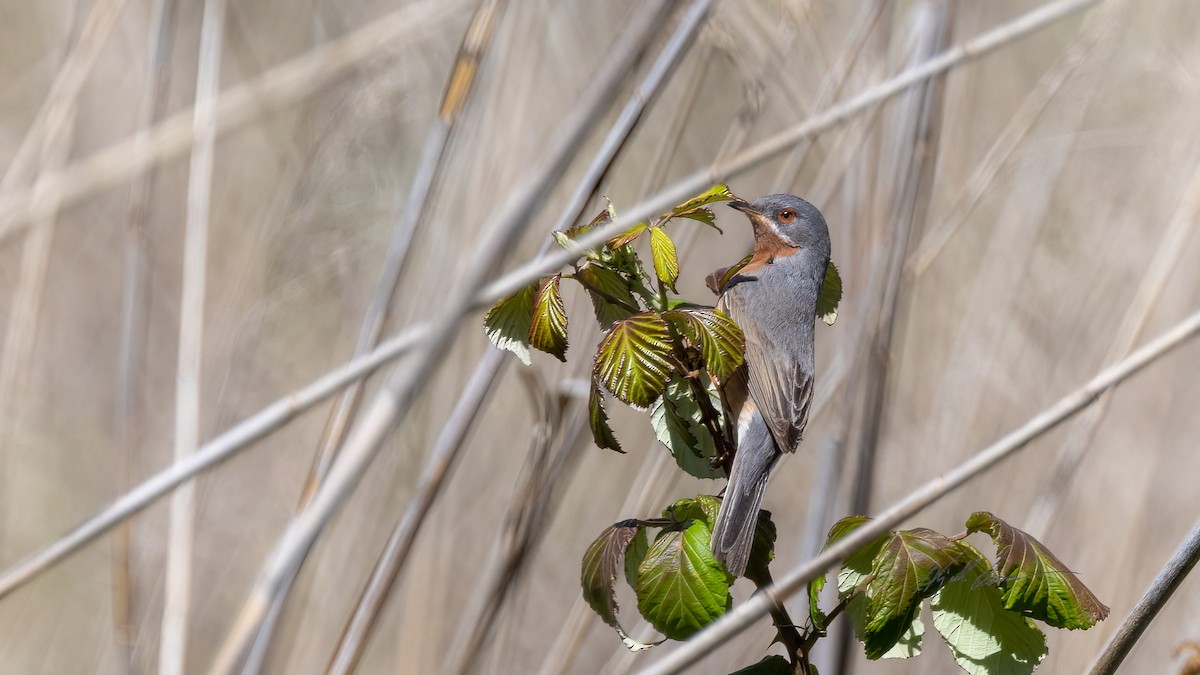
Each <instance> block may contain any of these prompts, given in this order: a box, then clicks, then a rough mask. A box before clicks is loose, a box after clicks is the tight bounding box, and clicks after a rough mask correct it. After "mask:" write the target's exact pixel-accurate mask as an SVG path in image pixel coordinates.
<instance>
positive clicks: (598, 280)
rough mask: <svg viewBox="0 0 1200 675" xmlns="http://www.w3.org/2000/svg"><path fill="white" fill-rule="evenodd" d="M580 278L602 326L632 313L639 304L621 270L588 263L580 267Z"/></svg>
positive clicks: (609, 324)
mask: <svg viewBox="0 0 1200 675" xmlns="http://www.w3.org/2000/svg"><path fill="white" fill-rule="evenodd" d="M578 280H579V282H580V283H581V284H582V285H583V287H584V289H586V290H587V293H588V297H589V298H590V299H591V301H592V308H593V309H594V310H595V312H596V321H598V322H599V323H600V327H601V328H608V327H609V326H611V325H612V324H613V323H614V322H616V321H620V320H621V319H624V318H626V317H628V316H629V315H630V314H632V313H633V312H634V311H636V310H635V309H631V308H636V307H637V306H638V304H637V300H636V299H634V297H633V290H632V288H631V287H630V285H629V282H628V281H627V280H626V279H625V277H623V276H621V273H620V272H617V271H616V270H614V269H612V268H610V267H606V266H604V265H600V264H598V263H588V264H587V265H584V266H583V267H582V268H580V269H579V274H578Z"/></svg>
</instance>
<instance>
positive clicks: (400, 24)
mask: <svg viewBox="0 0 1200 675" xmlns="http://www.w3.org/2000/svg"><path fill="white" fill-rule="evenodd" d="M114 1H117V2H120V1H123V0H114ZM466 1H467V0H423V1H422V2H415V3H412V4H409V5H405V6H404V8H403V9H399V10H397V11H395V12H393V13H391V14H388V15H387V16H385V17H383V18H382V19H379V20H377V21H374V22H373V23H371V24H369V25H367V26H364V27H363V28H360V29H358V30H356V31H354V32H352V33H350V34H349V35H346V36H345V37H342V38H338V39H337V40H334V41H332V42H330V43H328V44H325V45H322V46H320V47H317V48H316V49H313V50H312V51H310V52H308V53H306V54H304V55H303V56H298V57H296V58H294V59H292V60H290V61H287V62H284V63H282V64H280V65H278V66H276V67H274V68H272V69H270V70H268V71H267V72H266V73H263V74H262V75H261V76H259V77H257V78H255V79H253V80H251V81H249V82H246V83H244V84H239V85H237V86H234V87H232V88H230V89H229V90H228V91H227V92H225V93H224V94H222V95H221V97H220V99H218V100H217V103H216V110H215V119H216V126H217V133H225V132H228V131H230V130H232V129H236V128H238V127H240V126H242V125H244V124H247V123H249V122H251V121H253V120H255V119H257V118H258V117H259V116H260V115H263V114H265V113H267V112H270V111H271V110H276V109H279V108H282V107H285V106H287V105H291V104H293V103H295V102H297V101H300V100H302V99H304V98H306V97H308V96H311V95H312V94H314V93H316V92H317V91H319V90H320V89H321V87H323V86H325V85H326V84H329V83H330V82H333V81H335V80H336V79H337V78H338V77H340V76H343V75H344V74H345V73H347V72H348V71H350V70H351V69H353V68H356V67H359V66H361V65H362V64H363V63H364V62H366V61H368V60H370V59H372V58H382V57H386V56H387V55H388V50H387V49H384V47H385V46H386V45H388V44H389V43H392V42H395V41H396V40H398V39H400V38H402V37H405V36H411V35H416V34H420V33H422V32H427V31H430V30H431V29H433V28H434V27H436V26H437V25H438V24H439V23H440V22H441V21H444V20H445V19H447V18H450V17H453V16H455V15H456V14H457V13H458V11H459V10H460V9H461V7H462V5H464V4H466ZM194 114H195V111H194V110H182V111H180V112H178V113H176V114H174V115H172V116H171V117H169V118H167V119H166V120H164V121H163V122H161V123H160V124H158V125H156V126H155V127H154V128H153V129H149V130H143V131H139V132H138V133H137V134H134V135H133V136H131V137H129V138H126V139H125V140H122V141H119V142H117V143H115V144H113V145H110V146H109V147H107V148H105V149H104V150H100V151H98V152H96V153H95V154H93V155H90V156H89V157H87V158H85V159H81V160H79V161H76V162H73V163H72V164H70V165H69V166H66V167H64V168H63V169H61V170H59V171H55V172H53V173H50V174H48V175H47V176H46V177H45V181H46V185H45V188H44V189H45V191H46V192H47V193H49V194H53V195H55V197H56V198H57V200H58V202H59V204H60V205H61V206H63V207H66V206H69V205H71V204H74V203H75V202H77V201H79V200H80V199H83V198H84V197H87V196H89V195H92V194H95V193H97V192H99V191H101V190H103V189H105V188H108V187H111V186H113V185H117V184H119V183H121V182H122V181H125V180H128V179H129V178H132V177H134V176H136V175H138V174H139V173H141V172H143V171H146V170H147V169H149V168H150V167H151V166H153V165H155V164H157V163H159V162H162V161H164V160H167V159H171V158H173V157H176V156H178V155H180V154H182V153H184V152H186V151H188V150H189V149H190V148H191V146H192V144H193V143H194V142H195V141H196V136H195V132H194V130H193V128H192V117H193V116H194ZM47 212H48V211H47V207H46V205H45V204H43V203H41V202H39V201H37V200H35V199H34V193H33V191H32V190H30V189H19V188H18V189H13V190H6V191H5V192H4V193H3V194H0V242H3V241H4V240H6V239H7V238H8V237H9V236H10V235H11V234H13V233H14V232H16V231H18V230H20V229H22V227H23V226H24V225H25V224H26V223H27V222H29V221H32V220H34V219H36V218H39V217H43V216H45V215H46V213H47Z"/></svg>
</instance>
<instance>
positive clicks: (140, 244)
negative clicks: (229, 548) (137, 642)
mask: <svg viewBox="0 0 1200 675" xmlns="http://www.w3.org/2000/svg"><path fill="white" fill-rule="evenodd" d="M175 9H176V0H156V1H155V2H154V4H153V5H152V6H151V9H150V20H149V25H150V31H149V36H148V43H147V53H149V54H150V55H151V56H150V68H149V72H148V73H147V77H146V84H145V88H144V89H143V91H142V100H141V104H140V105H141V109H140V110H139V112H138V127H139V128H141V129H145V128H148V127H150V126H151V125H153V124H154V122H155V121H156V120H157V119H158V117H159V115H160V111H161V110H162V109H163V107H164V106H165V103H166V95H167V82H168V79H169V77H170V71H169V68H168V66H169V65H170V61H171V46H172V44H173V42H174V35H175V32H174V19H175ZM154 175H155V174H154V172H153V171H151V172H149V173H147V174H146V175H145V176H142V177H141V179H140V180H137V181H134V182H133V184H132V185H131V186H130V190H129V210H128V220H127V222H126V226H125V242H124V244H125V245H124V264H125V277H124V282H123V292H122V294H121V329H120V330H121V333H120V338H119V346H118V348H117V386H116V393H115V396H116V400H115V403H114V406H113V441H114V442H113V446H114V453H113V454H114V457H115V463H116V474H117V475H116V481H115V483H116V488H117V489H116V494H124V493H126V492H128V491H129V489H130V487H131V485H132V480H133V478H132V476H133V471H134V458H135V457H136V456H137V452H138V448H139V447H140V446H141V440H142V437H141V427H142V424H143V420H142V418H141V415H140V413H141V410H140V408H139V406H138V404H137V398H138V397H137V393H138V392H139V391H140V390H141V388H142V386H143V378H142V375H143V371H142V365H143V363H142V362H143V359H144V353H143V349H144V344H145V332H146V328H147V323H146V313H147V312H146V305H147V296H148V294H149V284H150V278H149V274H148V270H147V258H148V257H149V250H148V249H149V246H148V243H147V241H146V224H147V220H148V218H149V209H150V196H151V194H152V192H153V188H154ZM132 529H133V528H132V524H131V523H129V522H128V521H126V522H124V523H122V524H121V527H119V528H118V529H117V532H116V533H115V535H114V537H113V630H114V632H115V634H116V641H117V644H118V645H119V647H120V649H121V658H122V661H123V663H122V667H123V670H124V672H126V673H132V672H133V663H132V660H133V654H132V652H133V643H134V638H135V634H136V629H135V626H134V618H133V614H134V600H135V598H134V595H133V593H134V589H133V586H134V583H133V571H132V566H131V558H132V548H133V531H132Z"/></svg>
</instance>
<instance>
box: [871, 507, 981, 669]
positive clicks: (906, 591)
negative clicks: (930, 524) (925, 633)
mask: <svg viewBox="0 0 1200 675" xmlns="http://www.w3.org/2000/svg"><path fill="white" fill-rule="evenodd" d="M966 562H967V559H966V557H965V556H964V554H963V553H962V549H961V548H960V547H959V546H958V543H957V542H954V541H951V540H950V539H948V538H946V537H944V536H942V535H940V534H938V533H937V532H934V531H933V530H929V529H925V528H917V529H914V530H901V531H899V532H892V533H891V534H890V535H889V536H888V537H887V539H886V540H885V541H884V544H883V546H882V547H881V548H880V549H879V552H878V553H876V554H875V559H874V560H873V561H872V563H871V574H870V577H869V579H868V580H867V586H866V600H867V606H866V609H867V623H866V625H865V626H864V627H863V635H862V638H863V644H864V647H865V649H866V653H867V658H869V659H877V658H879V657H881V656H883V655H884V654H885V653H887V651H888V650H890V649H891V648H892V646H893V645H895V644H896V642H897V641H898V640H899V639H900V637H901V636H902V635H904V632H905V631H907V630H908V629H909V627H910V626H911V625H912V622H913V619H914V618H916V616H917V613H918V612H919V611H920V609H921V601H922V600H924V599H925V598H927V597H929V596H931V595H933V594H934V593H936V592H937V590H938V589H939V588H941V587H942V586H943V585H944V584H945V583H946V582H947V581H948V580H949V579H950V578H951V577H953V576H954V575H955V574H957V573H958V572H959V571H960V570H961V569H962V568H963V566H964V565H966Z"/></svg>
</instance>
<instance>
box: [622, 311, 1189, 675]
mask: <svg viewBox="0 0 1200 675" xmlns="http://www.w3.org/2000/svg"><path fill="white" fill-rule="evenodd" d="M1198 333H1200V310H1198V311H1196V312H1194V313H1193V314H1191V315H1190V316H1189V317H1187V318H1186V319H1184V320H1183V321H1181V322H1180V323H1178V324H1176V325H1175V326H1173V327H1172V328H1171V329H1169V330H1168V331H1166V332H1165V333H1163V334H1162V335H1160V336H1159V337H1157V338H1155V339H1154V340H1152V341H1151V342H1150V343H1148V344H1146V345H1145V346H1143V347H1142V348H1141V349H1139V350H1137V351H1136V352H1134V353H1133V354H1130V355H1129V357H1128V358H1125V359H1122V360H1121V361H1118V362H1117V363H1114V364H1113V365H1111V366H1109V367H1107V368H1105V369H1104V370H1102V371H1100V372H1099V373H1098V374H1097V375H1096V376H1095V377H1093V378H1092V379H1091V380H1090V381H1088V382H1087V384H1085V385H1083V386H1082V387H1080V388H1078V389H1076V390H1075V391H1072V392H1071V393H1069V394H1067V395H1066V396H1064V397H1062V398H1061V399H1059V400H1058V401H1057V402H1055V403H1054V404H1053V405H1051V406H1050V407H1049V408H1046V409H1045V410H1043V411H1042V412H1040V413H1038V414H1037V415H1035V416H1034V417H1032V418H1031V419H1030V420H1029V421H1028V422H1026V423H1025V424H1024V425H1022V426H1021V427H1019V428H1017V429H1015V430H1013V431H1011V432H1009V433H1008V434H1007V435H1006V436H1004V437H1003V438H1001V439H1000V440H998V441H996V442H995V443H993V444H991V445H989V446H988V447H986V448H984V449H983V450H981V451H979V452H978V453H976V454H975V455H974V456H972V457H971V458H970V459H968V460H966V461H965V462H963V463H961V464H959V465H958V466H956V467H955V468H953V469H951V470H950V471H948V472H946V473H945V474H943V475H942V476H940V477H938V478H934V479H933V480H930V481H929V482H927V483H925V484H924V485H922V486H920V487H919V488H917V489H916V490H914V491H912V492H910V493H909V494H908V495H907V496H905V497H904V498H903V499H901V500H900V501H898V502H896V503H895V504H893V505H892V506H891V507H889V508H888V509H886V510H884V511H883V512H882V513H880V514H878V515H877V516H875V517H874V518H873V519H872V520H870V521H869V522H868V523H867V524H866V525H864V526H863V527H861V528H859V529H857V530H855V531H854V532H852V533H851V534H849V535H847V536H846V537H845V538H843V539H839V540H838V541H837V542H836V543H834V544H833V545H831V546H830V547H829V548H827V549H825V551H824V552H823V553H821V554H820V555H819V556H817V557H816V558H813V559H812V560H810V561H808V562H805V563H803V564H801V565H798V566H797V567H795V568H793V569H792V571H790V572H788V573H787V575H786V576H784V577H783V578H782V580H781V581H780V582H779V583H777V584H776V587H775V595H776V596H777V597H782V598H787V597H790V596H792V595H794V594H795V593H797V592H798V591H800V589H802V588H804V586H805V584H807V583H808V582H809V581H812V580H813V579H814V578H816V577H817V575H819V574H821V573H823V572H825V571H827V570H829V569H830V568H831V567H833V566H834V565H836V564H838V563H840V562H841V561H843V560H845V559H846V558H847V557H848V556H850V555H851V554H853V553H854V552H855V551H856V550H858V549H859V548H861V547H862V546H865V545H866V544H867V543H868V542H870V541H871V540H872V539H874V538H875V537H878V536H879V535H881V534H883V533H884V532H886V531H887V530H888V529H889V528H892V527H895V526H897V525H899V524H900V523H901V522H903V521H904V520H905V519H907V518H909V517H911V516H913V515H914V514H916V513H918V512H920V511H921V510H922V509H924V508H925V507H927V506H929V505H930V504H933V503H934V502H936V501H937V500H939V499H941V498H942V497H944V496H946V495H947V494H949V493H950V492H952V491H954V490H955V489H957V488H959V487H960V486H962V485H963V484H964V483H966V482H967V481H969V480H971V479H972V478H974V477H976V476H978V475H979V474H981V473H983V472H984V471H987V470H988V469H990V468H991V467H993V466H995V465H996V463H998V462H1000V461H1001V460H1003V459H1005V458H1007V457H1009V456H1010V455H1012V454H1014V453H1015V452H1016V451H1018V450H1020V449H1022V448H1024V447H1025V446H1027V445H1029V443H1030V442H1032V441H1033V440H1035V439H1037V438H1039V437H1041V436H1042V435H1044V434H1045V433H1046V432H1048V431H1050V430H1051V429H1054V428H1055V427H1057V426H1058V425H1060V424H1062V423H1063V422H1064V421H1066V420H1068V419H1070V418H1071V417H1072V416H1074V415H1075V413H1078V412H1079V411H1080V410H1083V409H1084V408H1086V407H1087V406H1088V405H1090V404H1091V403H1093V402H1094V401H1095V400H1096V399H1097V398H1098V397H1099V396H1100V395H1101V394H1103V393H1104V392H1105V391H1108V390H1109V389H1111V388H1112V387H1114V386H1116V385H1118V384H1120V383H1121V382H1124V381H1125V380H1127V379H1128V378H1129V377H1131V376H1133V375H1134V374H1136V373H1138V372H1139V371H1141V370H1142V369H1143V368H1145V367H1146V366H1148V365H1150V364H1151V363H1154V362H1155V361H1157V360H1158V359H1160V358H1162V357H1163V356H1165V355H1167V354H1168V353H1170V352H1171V351H1172V350H1174V349H1175V348H1176V347H1179V346H1180V345H1182V344H1183V343H1184V342H1186V341H1188V340H1190V339H1191V338H1194V337H1195V336H1196V335H1197V334H1198ZM770 605H771V602H770V601H769V600H765V599H761V598H759V597H757V596H752V597H751V598H750V599H749V600H747V601H746V602H744V603H742V604H741V605H739V606H737V607H735V608H734V609H733V610H732V611H730V612H729V613H727V614H725V615H724V616H723V617H721V618H720V619H718V620H717V621H716V622H714V623H712V624H711V625H709V626H708V627H707V628H705V629H704V630H703V631H701V632H700V633H699V634H697V635H696V637H694V638H692V639H691V640H689V641H688V642H687V643H686V644H684V645H683V646H682V647H680V648H679V649H678V650H677V651H675V652H673V653H672V654H670V655H669V656H667V657H666V658H664V659H663V660H661V661H659V662H658V663H655V664H653V665H652V666H650V667H649V668H648V669H646V670H645V671H644V673H645V675H666V674H667V673H677V672H682V671H683V669H685V668H687V667H688V666H690V665H692V664H694V663H696V662H697V661H699V660H700V659H701V658H702V657H703V656H704V655H706V654H708V653H710V652H712V651H713V650H715V649H717V648H718V647H720V646H721V645H722V644H723V643H725V642H726V641H727V640H729V639H730V638H732V637H733V636H734V635H737V634H738V633H740V632H742V631H744V630H746V629H747V628H749V627H750V626H751V625H753V624H754V622H755V621H757V620H758V619H760V618H762V617H763V616H765V615H766V614H767V613H768V612H769V611H770Z"/></svg>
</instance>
